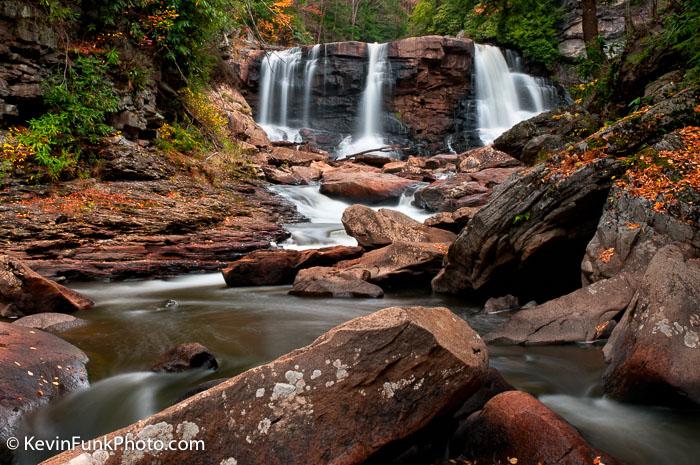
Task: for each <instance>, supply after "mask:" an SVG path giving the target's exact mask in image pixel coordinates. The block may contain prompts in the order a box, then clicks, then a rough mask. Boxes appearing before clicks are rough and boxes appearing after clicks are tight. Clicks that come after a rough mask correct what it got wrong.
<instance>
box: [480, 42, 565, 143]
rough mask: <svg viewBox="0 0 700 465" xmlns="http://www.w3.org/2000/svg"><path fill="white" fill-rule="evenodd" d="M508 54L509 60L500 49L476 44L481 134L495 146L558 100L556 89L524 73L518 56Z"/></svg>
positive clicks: (484, 140) (481, 136) (511, 53)
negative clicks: (510, 131)
mask: <svg viewBox="0 0 700 465" xmlns="http://www.w3.org/2000/svg"><path fill="white" fill-rule="evenodd" d="M506 54H507V56H508V61H506V57H504V56H503V53H502V52H501V49H499V48H498V47H494V46H492V45H480V44H477V45H476V50H475V55H474V67H475V75H476V82H475V89H476V104H477V118H478V133H479V138H480V139H481V141H482V142H483V143H484V144H490V143H492V142H493V141H494V140H495V139H496V138H497V137H498V136H500V135H501V134H503V133H504V132H505V131H507V130H508V129H510V128H512V127H513V126H515V125H516V124H517V123H519V122H521V121H524V120H526V119H529V118H532V117H533V116H535V115H538V114H539V113H542V112H543V111H547V110H549V109H551V108H552V107H553V106H554V104H555V103H556V100H557V92H556V89H555V88H554V87H553V86H551V85H548V84H547V83H546V81H545V80H544V79H542V78H536V77H533V76H530V75H529V74H526V73H524V72H523V71H522V60H521V59H520V57H519V56H517V55H516V54H515V53H513V52H510V51H508V52H506ZM509 62H510V65H511V66H510V67H509V66H508V65H509Z"/></svg>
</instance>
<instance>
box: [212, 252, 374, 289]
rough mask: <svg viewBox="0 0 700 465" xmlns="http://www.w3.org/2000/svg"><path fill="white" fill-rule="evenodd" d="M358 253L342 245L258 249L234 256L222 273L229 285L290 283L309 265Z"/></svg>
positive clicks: (348, 257)
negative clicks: (236, 258) (308, 248)
mask: <svg viewBox="0 0 700 465" xmlns="http://www.w3.org/2000/svg"><path fill="white" fill-rule="evenodd" d="M360 254H362V248H361V247H348V246H343V245H338V246H333V247H325V248H322V249H310V250H304V251H298V250H289V249H275V250H258V251H256V252H252V253H249V254H248V255H246V256H245V257H243V258H241V259H239V260H236V261H235V262H233V263H231V264H230V265H229V266H228V267H226V268H225V269H224V270H223V271H222V274H223V276H224V280H225V281H226V284H227V285H228V286H230V287H240V286H272V285H277V284H290V283H291V282H292V281H294V277H295V276H296V274H297V272H298V271H299V270H301V269H304V268H310V267H313V266H331V265H333V264H335V263H337V262H339V261H341V260H349V259H352V258H355V257H358V256H360Z"/></svg>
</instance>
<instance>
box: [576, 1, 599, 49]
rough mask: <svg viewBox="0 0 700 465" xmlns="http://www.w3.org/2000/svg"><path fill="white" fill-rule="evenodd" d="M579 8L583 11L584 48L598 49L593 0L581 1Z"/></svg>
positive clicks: (595, 10) (595, 9)
mask: <svg viewBox="0 0 700 465" xmlns="http://www.w3.org/2000/svg"><path fill="white" fill-rule="evenodd" d="M581 8H582V10H583V13H582V15H581V16H582V18H583V24H582V25H583V41H584V42H585V43H586V48H587V49H591V48H595V49H600V44H599V43H598V9H597V8H596V2H595V0H581Z"/></svg>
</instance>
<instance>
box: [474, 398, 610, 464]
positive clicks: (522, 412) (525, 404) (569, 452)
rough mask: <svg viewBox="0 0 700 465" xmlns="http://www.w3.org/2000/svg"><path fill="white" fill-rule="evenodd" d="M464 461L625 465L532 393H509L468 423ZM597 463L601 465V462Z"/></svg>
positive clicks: (490, 401)
mask: <svg viewBox="0 0 700 465" xmlns="http://www.w3.org/2000/svg"><path fill="white" fill-rule="evenodd" d="M465 430H466V431H467V432H468V433H469V434H467V435H466V437H465V440H466V445H465V449H466V450H465V452H464V454H463V457H464V458H465V459H468V460H470V461H471V462H474V463H484V464H516V463H517V464H518V465H541V464H545V465H555V464H556V465H584V464H596V463H601V464H602V463H604V464H606V465H614V464H617V463H619V462H617V460H615V459H613V458H612V457H609V456H608V455H606V454H605V453H603V452H601V451H599V450H596V449H594V448H593V446H591V445H590V444H588V443H587V442H586V440H585V439H584V438H583V436H581V434H580V433H579V432H578V431H576V429H575V428H574V427H573V426H571V425H570V424H568V423H567V422H566V421H565V420H564V419H562V418H561V417H560V416H559V415H557V414H556V413H554V412H553V411H551V410H550V409H549V408H547V407H546V406H545V405H544V404H542V403H541V402H540V401H538V400H537V399H535V398H534V397H532V396H531V395H530V394H527V393H525V392H520V391H506V392H503V393H501V394H498V395H497V396H495V397H493V398H492V399H491V400H489V401H488V402H487V403H486V405H485V406H484V408H483V409H482V410H480V411H479V412H476V413H474V414H473V415H472V416H470V417H469V419H468V420H467V422H466V425H465ZM596 458H597V459H598V460H596Z"/></svg>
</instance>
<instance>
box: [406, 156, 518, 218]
mask: <svg viewBox="0 0 700 465" xmlns="http://www.w3.org/2000/svg"><path fill="white" fill-rule="evenodd" d="M520 170H521V168H520V167H510V168H486V169H483V170H479V171H474V172H463V173H458V174H455V175H454V176H450V177H448V178H446V179H441V180H439V181H435V182H433V183H432V184H430V185H428V186H426V187H423V188H421V189H418V190H417V191H416V194H415V203H416V205H417V206H418V207H421V208H425V209H426V210H431V211H455V210H457V209H459V208H462V207H480V206H482V205H485V204H486V203H487V201H488V200H489V198H490V197H491V192H492V191H493V188H494V187H496V186H498V185H499V184H502V183H504V182H505V181H506V180H507V179H508V178H509V177H510V176H511V175H512V174H513V173H516V172H518V171H520Z"/></svg>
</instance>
